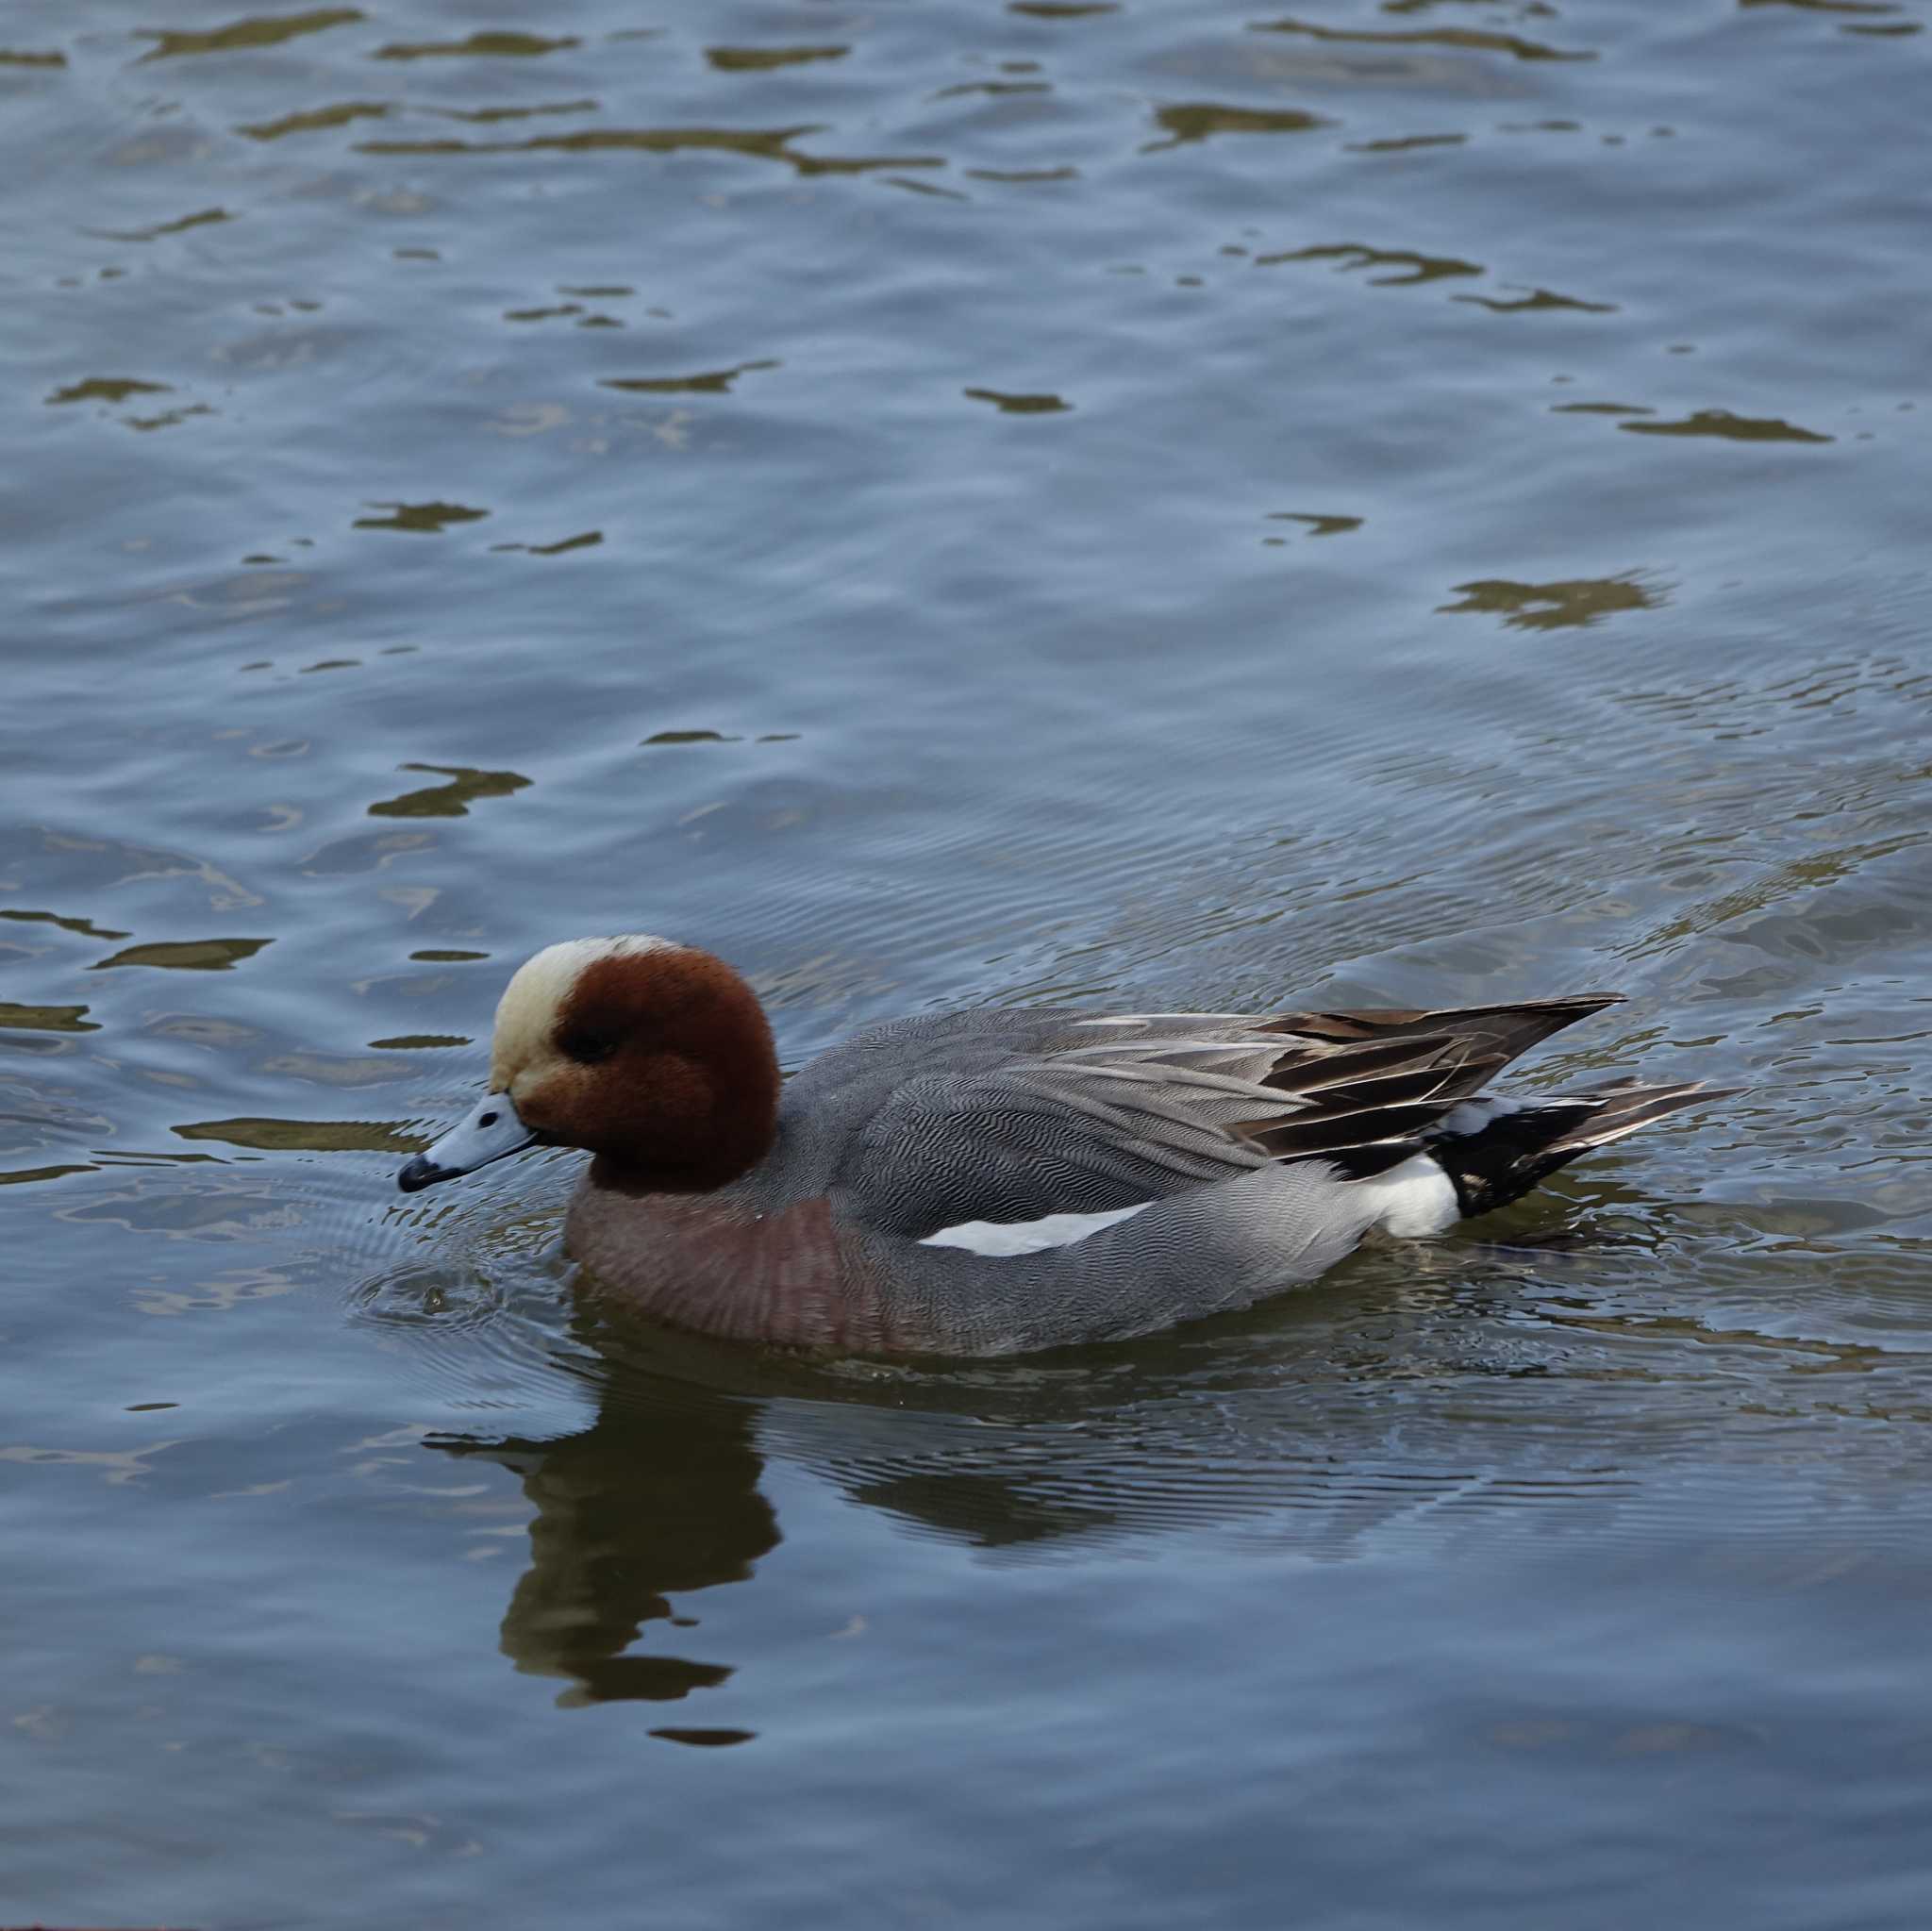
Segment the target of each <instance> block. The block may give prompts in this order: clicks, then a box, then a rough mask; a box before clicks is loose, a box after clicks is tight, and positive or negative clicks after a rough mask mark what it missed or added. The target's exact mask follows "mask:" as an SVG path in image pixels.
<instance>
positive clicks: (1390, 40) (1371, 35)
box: [1253, 20, 1596, 60]
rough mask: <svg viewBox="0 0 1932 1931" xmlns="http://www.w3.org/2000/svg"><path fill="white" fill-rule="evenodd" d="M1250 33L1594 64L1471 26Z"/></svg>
mask: <svg viewBox="0 0 1932 1931" xmlns="http://www.w3.org/2000/svg"><path fill="white" fill-rule="evenodd" d="M1253 31H1254V32H1256V33H1263V34H1306V35H1307V37H1308V39H1310V40H1313V41H1347V42H1364V43H1367V44H1369V45H1372V46H1382V47H1464V48H1468V49H1469V50H1470V51H1472V52H1474V53H1478V54H1508V55H1511V56H1512V57H1513V58H1516V59H1518V60H1594V59H1595V58H1596V55H1595V54H1594V53H1593V52H1591V50H1590V49H1588V48H1570V47H1550V46H1545V45H1544V44H1543V42H1541V41H1530V40H1524V37H1523V36H1522V35H1521V34H1504V33H1492V32H1489V31H1487V30H1485V29H1484V28H1481V27H1474V26H1437V27H1408V28H1399V29H1384V30H1383V31H1382V32H1380V33H1375V32H1372V31H1370V30H1368V29H1367V28H1348V27H1339V26H1314V25H1310V24H1309V23H1308V22H1307V21H1301V20H1260V21H1257V22H1255V24H1254V27H1253Z"/></svg>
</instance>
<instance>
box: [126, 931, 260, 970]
mask: <svg viewBox="0 0 1932 1931" xmlns="http://www.w3.org/2000/svg"><path fill="white" fill-rule="evenodd" d="M274 943H275V941H274V940H273V939H163V940H156V941H153V942H152V943H150V944H147V945H130V946H128V947H127V949H126V950H125V952H117V953H115V954H114V956H113V957H111V958H104V959H100V960H98V961H97V962H96V963H95V964H94V965H92V966H91V967H90V968H89V970H90V971H91V972H96V973H104V972H106V971H107V970H108V967H109V966H158V967H161V968H162V969H164V970H166V971H169V972H184V973H225V972H229V971H232V970H233V968H234V967H236V966H238V965H240V964H241V963H242V960H243V959H244V958H253V957H255V955H256V954H257V953H258V952H259V951H260V950H261V949H262V947H263V946H265V945H273V944H274Z"/></svg>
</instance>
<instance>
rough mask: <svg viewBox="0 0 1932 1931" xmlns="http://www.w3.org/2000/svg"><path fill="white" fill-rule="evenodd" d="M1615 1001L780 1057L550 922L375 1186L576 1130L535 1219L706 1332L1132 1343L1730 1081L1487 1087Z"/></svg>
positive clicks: (731, 1000)
mask: <svg viewBox="0 0 1932 1931" xmlns="http://www.w3.org/2000/svg"><path fill="white" fill-rule="evenodd" d="M1621 998H1622V995H1621V994H1617V993H1609V992H1588V993H1578V994H1574V995H1570V996H1567V997H1558V998H1547V999H1530V1000H1524V1001H1518V1002H1512V1003H1508V1004H1504V1005H1494V1006H1471V1007H1448V1008H1442V1009H1437V1010H1426V1009H1418V1010H1409V1009H1406V1008H1394V1007H1386V1008H1380V1007H1378V1008H1372V1009H1364V1010H1351V1011H1328V1010H1308V1011H1282V1012H1275V1013H1270V1014H1262V1015H1258V1016H1257V1015H1247V1014H1240V1013H1224V1012H1209V1013H1202V1012H1137V1013H1098V1012H1091V1011H1088V1010H1085V1009H1082V1008H1078V1007H1024V1008H1010V1009H1002V1008H978V1009H973V1010H964V1011H954V1012H946V1013H934V1014H922V1015H918V1016H915V1017H912V1018H906V1019H897V1020H891V1021H889V1022H886V1023H884V1024H874V1025H869V1026H867V1027H865V1028H863V1029H862V1030H860V1031H858V1032H856V1033H854V1034H852V1035H851V1036H850V1037H849V1038H847V1039H845V1040H842V1041H841V1043H839V1044H837V1045H835V1046H833V1047H831V1048H830V1049H829V1050H828V1051H826V1052H824V1053H823V1054H822V1055H820V1056H819V1057H816V1058H814V1059H813V1060H811V1061H810V1062H809V1063H808V1064H807V1065H806V1066H805V1067H803V1068H802V1069H801V1070H799V1071H798V1072H796V1073H795V1074H792V1075H791V1077H790V1078H789V1079H785V1078H781V1076H780V1073H779V1065H778V1057H777V1052H776V1049H775V1047H774V1043H773V1036H772V1028H771V1024H770V1023H769V1021H768V1020H767V1018H766V1016H765V1013H764V1010H763V1008H762V1007H761V1006H760V1004H759V1002H758V995H757V994H756V993H755V992H754V991H753V990H752V988H751V987H750V986H749V985H748V984H747V983H746V982H745V979H744V978H743V976H742V975H741V974H740V973H739V972H737V971H736V970H734V969H733V968H732V967H731V966H730V965H728V964H726V963H725V961H724V959H722V958H720V957H717V956H716V955H715V954H712V953H710V952H707V951H704V950H703V949H701V948H699V947H697V946H692V945H686V944H680V943H677V942H675V941H670V940H665V939H658V938H654V937H651V936H649V935H646V934H635V933H634V934H628V935H625V936H620V937H614V938H598V939H576V940H571V941H566V942H564V943H561V944H556V945H551V946H548V947H546V948H545V949H544V950H542V951H541V952H539V953H538V954H536V956H535V957H532V958H530V959H528V960H527V961H525V963H524V964H523V965H522V966H520V967H519V968H518V969H517V970H516V972H515V973H514V974H512V975H511V977H510V979H509V981H508V985H507V986H506V987H505V989H504V991H503V995H502V998H501V1001H500V1003H499V1004H498V1006H497V1008H496V1015H495V1022H494V1026H493V1031H492V1035H491V1054H490V1073H489V1080H488V1090H487V1091H486V1092H485V1094H484V1095H483V1097H482V1099H481V1100H480V1101H479V1102H478V1103H477V1104H476V1106H475V1107H474V1108H473V1109H472V1110H471V1111H470V1112H469V1114H468V1115H467V1116H466V1117H465V1118H464V1119H462V1120H461V1121H459V1122H458V1124H455V1125H454V1126H452V1127H450V1129H449V1130H448V1131H447V1132H445V1133H443V1134H442V1135H441V1137H440V1138H438V1139H436V1140H433V1141H432V1143H431V1144H430V1145H429V1146H427V1147H426V1148H425V1150H424V1151H422V1152H420V1153H418V1154H416V1155H415V1156H414V1157H412V1158H411V1159H410V1160H409V1161H408V1164H407V1165H406V1166H404V1167H403V1169H402V1170H401V1172H400V1174H398V1175H397V1180H398V1184H399V1185H400V1187H401V1188H402V1190H404V1191H405V1192H406V1193H413V1192H416V1191H418V1190H421V1189H423V1188H425V1187H429V1186H433V1185H436V1184H438V1183H440V1182H442V1181H446V1180H450V1179H453V1178H455V1177H456V1176H458V1175H459V1174H469V1173H474V1172H475V1170H476V1169H478V1168H480V1167H483V1166H485V1165H488V1164H489V1163H490V1162H491V1161H495V1160H500V1159H504V1158H507V1157H509V1156H511V1155H513V1154H516V1153H519V1152H521V1151H522V1150H523V1149H525V1148H526V1147H532V1146H549V1147H579V1148H582V1149H584V1150H585V1151H587V1152H588V1153H589V1154H590V1155H591V1159H590V1162H589V1164H588V1165H587V1166H586V1167H585V1169H584V1170H583V1172H582V1174H580V1176H579V1178H578V1181H577V1184H576V1187H575V1192H574V1193H573V1195H572V1197H571V1200H570V1204H569V1207H568V1209H567V1212H566V1216H565V1222H564V1232H563V1238H564V1244H565V1247H566V1249H567V1251H568V1253H569V1254H570V1256H571V1257H572V1258H573V1259H574V1260H575V1262H576V1263H577V1264H578V1266H579V1267H580V1269H581V1270H582V1271H583V1274H584V1276H587V1278H588V1283H589V1284H590V1285H592V1286H594V1288H595V1289H596V1290H598V1291H599V1292H601V1293H602V1294H604V1295H607V1296H608V1297H610V1298H611V1299H612V1300H613V1302H616V1303H621V1304H624V1305H625V1306H626V1307H631V1308H634V1309H637V1310H640V1311H641V1312H643V1313H644V1314H646V1315H648V1316H650V1317H652V1318H653V1319H656V1320H658V1321H661V1322H664V1323H669V1324H671V1325H674V1326H678V1327H684V1328H691V1329H696V1330H699V1331H700V1332H703V1333H706V1334H708V1335H712V1336H717V1337H721V1338H725V1339H729V1340H741V1341H746V1342H756V1343H769V1344H776V1345H780V1346H786V1347H794V1348H807V1349H813V1350H829V1351H834V1352H842V1353H849V1354H856V1355H875V1356H886V1357H896V1356H913V1355H946V1356H967V1357H975V1356H1004V1355H1018V1354H1026V1353H1032V1352H1035V1351H1038V1350H1041V1349H1046V1348H1058V1347H1067V1346H1074V1345H1081V1344H1086V1343H1091V1342H1101V1341H1120V1340H1131V1339H1133V1338H1135V1337H1138V1336H1142V1335H1148V1334H1152V1333H1156V1332H1158V1331H1159V1330H1161V1329H1165V1328H1170V1327H1174V1326H1175V1325H1177V1324H1178V1323H1183V1322H1188V1321H1194V1320H1199V1319H1201V1318H1203V1317H1206V1316H1208V1315H1214V1314H1222V1313H1226V1312H1228V1311H1230V1310H1233V1309H1238V1308H1242V1307H1249V1306H1251V1305H1253V1304H1254V1303H1256V1302H1257V1301H1260V1300H1262V1299H1264V1298H1266V1297H1268V1296H1271V1295H1274V1294H1276V1293H1279V1292H1281V1291H1283V1290H1287V1289H1289V1288H1292V1287H1294V1286H1297V1285H1300V1284H1303V1283H1306V1282H1308V1281H1312V1280H1314V1279H1315V1278H1317V1277H1318V1276H1319V1275H1321V1274H1322V1273H1325V1272H1326V1271H1327V1270H1328V1269H1329V1268H1331V1267H1333V1266H1334V1265H1335V1264H1336V1263H1337V1262H1338V1261H1340V1260H1341V1258H1342V1257H1344V1256H1346V1255H1348V1254H1349V1253H1351V1252H1352V1251H1353V1250H1354V1249H1355V1248H1356V1247H1357V1245H1358V1244H1359V1243H1360V1242H1361V1241H1363V1240H1365V1239H1369V1238H1372V1237H1374V1238H1390V1239H1394V1240H1421V1239H1426V1238H1429V1237H1432V1236H1435V1235H1438V1234H1441V1233H1443V1232H1446V1231H1447V1230H1448V1229H1449V1228H1451V1227H1453V1226H1455V1225H1456V1224H1458V1223H1459V1222H1461V1221H1464V1220H1468V1219H1471V1218H1474V1217H1475V1216H1477V1215H1481V1214H1486V1213H1490V1212H1491V1211H1493V1210H1494V1209H1495V1208H1497V1207H1503V1206H1505V1205H1507V1203H1508V1202H1510V1201H1513V1200H1515V1199H1517V1198H1518V1197H1519V1196H1521V1195H1522V1194H1524V1193H1525V1192H1526V1191H1528V1190H1530V1189H1531V1188H1533V1187H1535V1186H1536V1185H1537V1184H1538V1183H1539V1182H1541V1180H1543V1179H1544V1178H1546V1177H1547V1176H1548V1175H1549V1174H1553V1173H1555V1172H1556V1171H1557V1169H1558V1168H1559V1167H1562V1166H1564V1165H1566V1164H1567V1163H1568V1162H1570V1161H1571V1160H1574V1159H1575V1158H1576V1157H1578V1156H1579V1155H1582V1154H1585V1153H1589V1152H1591V1151H1592V1150H1593V1149H1595V1148H1597V1147H1601V1146H1606V1145H1608V1144H1609V1143H1610V1142H1611V1141H1613V1140H1621V1139H1622V1138H1623V1137H1624V1135H1625V1134H1628V1133H1634V1132H1635V1131H1637V1130H1638V1128H1640V1127H1642V1126H1647V1125H1649V1124H1652V1123H1653V1122H1655V1121H1657V1120H1661V1119H1663V1118H1665V1117H1666V1116H1667V1115H1669V1114H1672V1113H1674V1112H1676V1111H1678V1110H1679V1109H1680V1108H1682V1107H1690V1106H1692V1105H1697V1104H1702V1103H1705V1102H1707V1101H1710V1100H1714V1099H1721V1098H1726V1097H1730V1095H1729V1094H1725V1093H1718V1092H1713V1091H1711V1090H1708V1089H1707V1087H1706V1086H1705V1085H1704V1084H1703V1083H1701V1082H1697V1083H1690V1084H1675V1085H1644V1084H1641V1083H1639V1082H1638V1081H1636V1080H1634V1079H1618V1080H1613V1081H1611V1082H1610V1083H1608V1084H1606V1085H1600V1086H1595V1087H1592V1088H1591V1089H1589V1090H1583V1091H1578V1092H1571V1093H1560V1094H1545V1093H1542V1092H1533V1093H1524V1094H1495V1093H1491V1092H1489V1091H1488V1090H1487V1088H1488V1086H1489V1084H1490V1082H1491V1080H1492V1079H1493V1078H1494V1077H1495V1075H1496V1074H1499V1073H1500V1072H1502V1070H1503V1069H1504V1068H1505V1067H1507V1065H1509V1064H1510V1063H1511V1062H1512V1061H1513V1060H1515V1059H1516V1058H1517V1057H1519V1056H1520V1055H1522V1054H1523V1053H1525V1052H1527V1051H1528V1050H1529V1049H1530V1048H1531V1047H1533V1046H1535V1045H1537V1044H1539V1043H1541V1041H1542V1040H1546V1039H1548V1038H1549V1037H1550V1036H1551V1035H1552V1034H1554V1033H1556V1032H1557V1031H1559V1030H1560V1029H1561V1028H1563V1027H1565V1026H1568V1025H1572V1024H1575V1023H1576V1022H1578V1021H1581V1020H1585V1019H1588V1018H1590V1017H1591V1015H1592V1014H1595V1013H1598V1012H1601V1011H1603V1010H1604V1009H1605V1008H1606V1007H1610V1006H1613V1005H1616V1004H1618V1003H1620V1000H1621Z"/></svg>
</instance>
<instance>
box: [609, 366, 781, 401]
mask: <svg viewBox="0 0 1932 1931" xmlns="http://www.w3.org/2000/svg"><path fill="white" fill-rule="evenodd" d="M777 366H778V364H777V363H776V362H774V361H772V360H770V359H769V358H767V359H765V360H762V361H757V362H741V363H739V364H738V366H737V367H736V368H735V369H713V370H711V371H709V372H708V374H706V375H650V376H641V375H621V376H620V375H611V376H607V377H605V379H604V380H603V381H602V382H600V383H599V384H598V385H597V386H598V387H599V388H600V389H625V390H631V391H635V392H637V393H638V394H641V395H728V394H729V393H730V391H731V385H732V384H733V383H734V382H736V381H737V380H738V378H739V377H740V376H741V375H751V374H752V373H753V372H754V371H756V370H759V369H775V368H776V367H777Z"/></svg>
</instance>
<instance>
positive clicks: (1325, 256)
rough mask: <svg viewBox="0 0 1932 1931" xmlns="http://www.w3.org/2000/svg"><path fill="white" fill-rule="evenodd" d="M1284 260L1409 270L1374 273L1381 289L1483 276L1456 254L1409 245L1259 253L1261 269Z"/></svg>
mask: <svg viewBox="0 0 1932 1931" xmlns="http://www.w3.org/2000/svg"><path fill="white" fill-rule="evenodd" d="M1284 261H1333V262H1335V263H1336V264H1337V265H1338V266H1339V267H1340V268H1341V269H1342V270H1343V271H1349V270H1354V269H1357V268H1398V269H1407V271H1408V272H1407V274H1406V275H1371V276H1370V277H1369V279H1370V280H1371V281H1372V282H1374V285H1375V286H1376V287H1377V288H1384V289H1395V288H1408V287H1411V286H1412V285H1413V284H1415V283H1417V282H1434V281H1442V280H1445V279H1446V278H1448V277H1449V276H1451V275H1481V274H1482V273H1483V270H1482V268H1481V266H1480V265H1479V264H1478V263H1476V262H1474V261H1463V260H1460V259H1458V258H1457V257H1456V256H1454V255H1418V254H1416V253H1414V252H1413V251H1412V250H1410V249H1407V248H1370V247H1366V246H1364V245H1363V244H1362V243H1361V242H1359V241H1329V242H1323V243H1321V244H1320V245H1318V246H1316V247H1312V248H1290V249H1287V250H1285V251H1284V252H1283V253H1281V254H1279V255H1257V256H1256V257H1255V266H1256V267H1257V268H1274V267H1275V266H1276V265H1278V264H1279V263H1281V262H1284Z"/></svg>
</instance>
